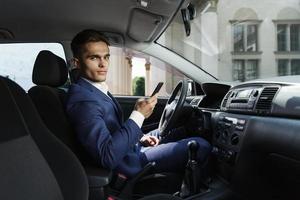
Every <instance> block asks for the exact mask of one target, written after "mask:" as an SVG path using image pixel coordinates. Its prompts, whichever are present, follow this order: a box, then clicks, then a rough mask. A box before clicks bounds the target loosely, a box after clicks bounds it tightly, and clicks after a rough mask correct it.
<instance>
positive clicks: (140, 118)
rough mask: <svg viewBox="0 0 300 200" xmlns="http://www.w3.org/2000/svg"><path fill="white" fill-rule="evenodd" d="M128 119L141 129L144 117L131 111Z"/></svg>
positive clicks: (137, 112)
mask: <svg viewBox="0 0 300 200" xmlns="http://www.w3.org/2000/svg"><path fill="white" fill-rule="evenodd" d="M129 119H132V120H133V121H134V122H135V123H136V124H137V125H138V127H140V128H141V127H142V125H143V122H144V120H145V117H144V115H143V114H142V113H140V112H139V111H136V110H134V111H132V113H131V115H130V117H129Z"/></svg>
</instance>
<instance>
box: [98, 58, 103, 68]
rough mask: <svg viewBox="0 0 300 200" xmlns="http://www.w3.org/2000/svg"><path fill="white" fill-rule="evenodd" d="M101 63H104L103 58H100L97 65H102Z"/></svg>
mask: <svg viewBox="0 0 300 200" xmlns="http://www.w3.org/2000/svg"><path fill="white" fill-rule="evenodd" d="M103 63H104V58H100V59H99V63H98V67H104V65H103Z"/></svg>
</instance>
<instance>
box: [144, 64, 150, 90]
mask: <svg viewBox="0 0 300 200" xmlns="http://www.w3.org/2000/svg"><path fill="white" fill-rule="evenodd" d="M150 67H151V63H150V62H149V61H146V64H145V68H146V77H145V95H146V96H149V95H151V94H150V93H151V91H150V89H151V88H150V87H151V73H150Z"/></svg>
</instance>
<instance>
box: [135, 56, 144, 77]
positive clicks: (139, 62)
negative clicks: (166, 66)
mask: <svg viewBox="0 0 300 200" xmlns="http://www.w3.org/2000/svg"><path fill="white" fill-rule="evenodd" d="M145 63H146V61H145V59H144V58H136V57H133V58H132V79H134V77H136V76H144V77H145V76H146V69H145Z"/></svg>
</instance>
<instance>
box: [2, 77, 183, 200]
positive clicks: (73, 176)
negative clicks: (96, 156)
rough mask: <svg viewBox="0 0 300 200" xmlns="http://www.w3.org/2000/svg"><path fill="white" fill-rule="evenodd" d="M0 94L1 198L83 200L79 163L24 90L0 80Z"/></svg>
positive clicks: (84, 181) (85, 188)
mask: <svg viewBox="0 0 300 200" xmlns="http://www.w3.org/2000/svg"><path fill="white" fill-rule="evenodd" d="M0 96H1V98H0V160H1V165H0V177H1V178H0V188H1V192H0V199H10V200H19V199H25V200H41V199H42V200H60V199H61V200H87V199H88V194H89V188H88V181H87V178H86V174H85V172H84V170H83V168H82V166H81V165H80V162H79V161H78V159H77V158H76V156H75V155H74V154H73V153H72V151H70V149H69V148H67V147H66V146H65V145H64V144H63V143H62V142H61V141H60V140H58V139H57V138H56V137H55V136H54V135H53V134H52V133H51V132H50V131H49V130H48V128H47V127H46V126H45V125H44V123H43V121H42V120H41V118H40V116H39V114H38V112H37V110H36V109H35V106H34V105H33V103H32V101H31V100H30V98H29V97H28V95H27V94H26V92H25V91H24V90H23V89H22V88H21V87H20V86H18V85H17V84H16V83H14V82H13V81H11V80H9V79H7V78H4V77H1V76H0ZM105 199H106V198H105ZM143 199H144V200H146V199H148V200H151V199H166V200H167V199H175V200H176V199H178V198H177V197H173V196H170V195H165V194H157V195H153V196H148V197H145V198H143ZM98 200H101V199H98Z"/></svg>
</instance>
